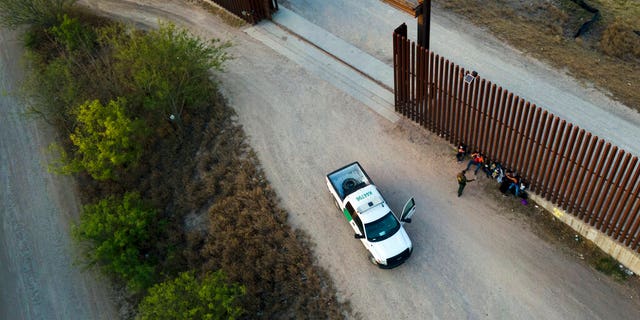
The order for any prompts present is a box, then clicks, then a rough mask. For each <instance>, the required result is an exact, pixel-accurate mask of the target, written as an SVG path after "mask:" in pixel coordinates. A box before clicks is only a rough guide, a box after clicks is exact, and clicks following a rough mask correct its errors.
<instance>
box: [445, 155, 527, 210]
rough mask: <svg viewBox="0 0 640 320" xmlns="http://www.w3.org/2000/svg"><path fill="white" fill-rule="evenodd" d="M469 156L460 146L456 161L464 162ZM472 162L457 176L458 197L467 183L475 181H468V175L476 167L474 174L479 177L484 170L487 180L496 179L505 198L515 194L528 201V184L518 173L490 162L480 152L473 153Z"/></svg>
mask: <svg viewBox="0 0 640 320" xmlns="http://www.w3.org/2000/svg"><path fill="white" fill-rule="evenodd" d="M466 156H467V148H466V146H465V145H463V144H459V145H458V152H457V154H456V159H457V160H458V162H462V161H464V159H465V157H466ZM470 156H471V160H469V163H467V167H466V168H465V169H464V170H462V171H460V172H459V173H458V175H457V177H456V178H457V180H458V197H460V196H462V192H463V190H464V188H465V186H466V185H467V182H472V181H475V179H471V180H469V179H467V177H466V173H467V171H468V170H469V169H470V168H471V167H472V166H475V170H474V174H475V175H477V174H478V171H479V170H482V171H483V172H484V173H485V174H486V176H487V178H491V179H495V180H496V181H497V182H498V183H499V184H500V192H502V194H503V195H504V196H507V195H509V194H513V195H515V196H516V197H520V198H522V199H523V203H525V202H524V201H526V199H527V197H528V196H527V193H526V191H525V190H526V188H527V184H526V183H525V181H524V180H523V179H521V178H520V176H518V174H517V173H515V172H513V171H511V170H506V171H505V170H504V168H503V167H502V165H501V164H500V163H498V162H495V161H488V160H487V159H486V158H485V156H484V155H483V154H482V153H480V152H477V151H476V152H473V153H471V155H470Z"/></svg>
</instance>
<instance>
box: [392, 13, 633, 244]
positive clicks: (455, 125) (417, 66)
mask: <svg viewBox="0 0 640 320" xmlns="http://www.w3.org/2000/svg"><path fill="white" fill-rule="evenodd" d="M393 63H394V89H395V111H396V112H398V113H400V114H402V115H403V116H404V117H406V118H408V119H410V120H412V121H414V122H416V123H418V124H419V125H421V126H422V127H424V128H426V129H427V130H430V131H432V132H434V133H436V134H438V135H440V136H442V137H443V138H445V139H447V141H449V142H450V143H452V144H456V143H464V144H465V145H467V147H468V149H469V150H477V151H479V152H482V153H483V154H485V155H486V156H487V157H488V158H490V159H492V160H493V161H497V162H499V163H501V164H502V165H503V166H504V167H505V168H508V169H511V170H514V171H516V172H519V173H520V176H521V177H523V178H524V179H525V180H527V181H528V182H529V183H530V190H531V191H532V192H535V193H537V194H538V195H540V196H541V197H543V198H545V199H546V200H548V201H551V202H552V203H555V204H556V205H558V206H559V207H561V208H562V209H564V210H566V211H567V212H569V213H570V214H572V215H574V216H575V217H576V218H578V219H580V220H582V221H583V222H585V223H588V224H589V225H591V226H592V227H594V228H597V229H598V230H600V232H602V233H605V234H606V235H608V236H609V237H611V238H612V239H614V240H615V241H617V242H619V243H621V244H623V245H625V246H627V247H628V248H630V249H632V250H634V251H636V252H640V245H639V242H640V230H639V228H640V214H639V210H640V198H639V194H640V182H639V181H638V178H639V177H640V166H639V165H638V157H636V156H633V155H631V154H629V153H627V152H625V151H624V150H621V149H619V148H618V147H616V146H613V145H612V144H611V143H609V142H605V141H604V140H603V139H601V138H599V137H597V136H593V135H592V134H591V133H589V132H586V131H585V130H584V129H581V128H579V127H578V126H574V125H573V124H571V123H567V121H565V120H563V119H560V118H559V117H557V116H555V115H553V114H551V113H549V112H548V111H546V110H543V109H541V108H539V107H537V106H536V105H535V104H532V103H530V102H529V101H525V100H524V99H522V98H520V97H519V96H517V95H514V94H513V93H512V92H509V91H508V90H506V89H504V88H502V87H500V86H496V85H495V84H493V83H491V81H489V80H486V79H482V78H481V77H479V76H477V75H476V74H473V73H471V72H469V71H467V70H465V69H464V68H462V67H460V66H458V65H456V64H455V63H453V62H450V61H449V60H447V59H445V58H444V57H442V56H440V55H437V54H435V53H434V52H431V51H428V50H426V49H425V48H422V47H420V46H417V45H416V44H415V43H414V42H412V41H410V40H408V39H407V33H406V26H404V25H401V26H400V27H398V28H397V29H396V30H395V31H394V35H393Z"/></svg>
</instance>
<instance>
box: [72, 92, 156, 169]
mask: <svg viewBox="0 0 640 320" xmlns="http://www.w3.org/2000/svg"><path fill="white" fill-rule="evenodd" d="M126 104H127V102H126V100H125V99H124V98H119V99H118V100H116V101H110V102H109V103H108V104H107V105H102V103H100V101H98V100H93V101H87V102H85V103H84V104H82V105H80V106H79V107H78V109H77V111H76V119H77V121H78V124H77V127H76V128H75V131H74V132H73V133H72V134H71V135H70V136H69V138H70V140H71V142H72V143H73V145H74V146H76V147H77V150H76V153H75V159H74V160H73V162H72V163H70V164H69V165H68V167H67V168H68V169H69V170H68V171H71V172H73V171H75V170H77V169H84V170H86V171H87V172H88V173H89V174H90V175H91V177H93V178H94V179H96V180H106V179H117V178H118V174H119V172H120V171H121V169H122V168H123V167H127V166H134V165H135V164H136V161H138V159H139V158H140V156H141V155H142V151H143V149H142V148H143V143H142V142H143V141H144V138H145V136H146V126H145V123H144V121H142V120H140V119H131V118H130V117H129V116H128V115H127V110H126Z"/></svg>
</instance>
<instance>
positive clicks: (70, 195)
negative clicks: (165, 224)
mask: <svg viewBox="0 0 640 320" xmlns="http://www.w3.org/2000/svg"><path fill="white" fill-rule="evenodd" d="M0 43H1V44H2V46H0V319H6V320H14V319H61V320H69V319H79V320H84V319H115V318H116V317H117V313H116V310H115V308H114V303H113V301H111V300H110V297H109V295H108V293H109V291H108V290H107V289H106V288H105V283H106V282H105V281H104V279H101V278H98V276H97V275H96V273H95V272H91V271H83V270H82V269H81V267H79V266H77V265H75V262H74V261H75V260H76V259H77V258H78V257H79V256H78V250H77V249H78V248H77V247H74V246H73V243H72V241H71V239H70V236H69V229H70V223H71V222H72V221H74V219H76V218H77V216H78V199H77V197H76V194H75V188H76V187H75V184H74V182H73V180H72V179H70V178H69V177H61V176H58V175H55V174H51V173H49V172H47V167H46V166H47V163H48V161H49V160H50V158H49V156H48V154H47V146H48V145H49V144H50V143H51V142H53V141H54V140H53V136H54V132H53V130H52V128H51V127H50V126H48V125H46V124H45V123H42V122H40V121H35V120H34V119H33V118H28V117H25V116H24V115H23V114H22V112H23V111H24V110H25V108H24V105H23V104H22V103H21V102H20V101H18V100H17V99H15V97H14V96H13V94H15V91H16V88H17V87H18V83H19V81H20V79H22V69H21V68H20V63H19V61H21V54H22V49H21V46H20V45H19V41H18V39H17V35H16V34H15V33H13V32H7V31H4V30H0Z"/></svg>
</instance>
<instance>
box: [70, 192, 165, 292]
mask: <svg viewBox="0 0 640 320" xmlns="http://www.w3.org/2000/svg"><path fill="white" fill-rule="evenodd" d="M157 218H158V217H157V214H156V211H155V210H153V209H150V208H148V207H146V206H145V204H144V203H143V201H142V200H141V199H140V195H139V194H137V193H127V194H125V195H124V197H122V198H116V197H114V196H110V197H107V198H105V199H102V200H100V201H99V202H98V203H95V204H91V205H86V206H84V210H83V214H82V216H81V218H80V223H79V224H78V225H76V226H74V228H73V235H74V237H75V238H76V239H77V240H79V241H83V242H84V241H86V242H89V243H90V248H89V250H88V251H87V257H88V259H89V261H88V262H89V264H90V265H94V264H97V265H99V266H101V267H102V268H103V270H104V271H106V273H108V274H112V275H115V276H117V277H119V278H120V279H122V280H124V281H125V282H126V283H127V285H128V286H129V287H130V288H131V289H133V290H136V291H137V290H142V289H145V288H147V287H148V286H149V285H150V284H151V283H153V280H154V278H155V268H154V265H155V262H156V261H154V260H155V259H154V258H153V257H150V256H149V252H150V251H151V247H152V243H153V241H154V240H156V238H157V236H158V235H159V234H160V233H161V232H162V225H163V224H162V222H161V221H158V220H157Z"/></svg>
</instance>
